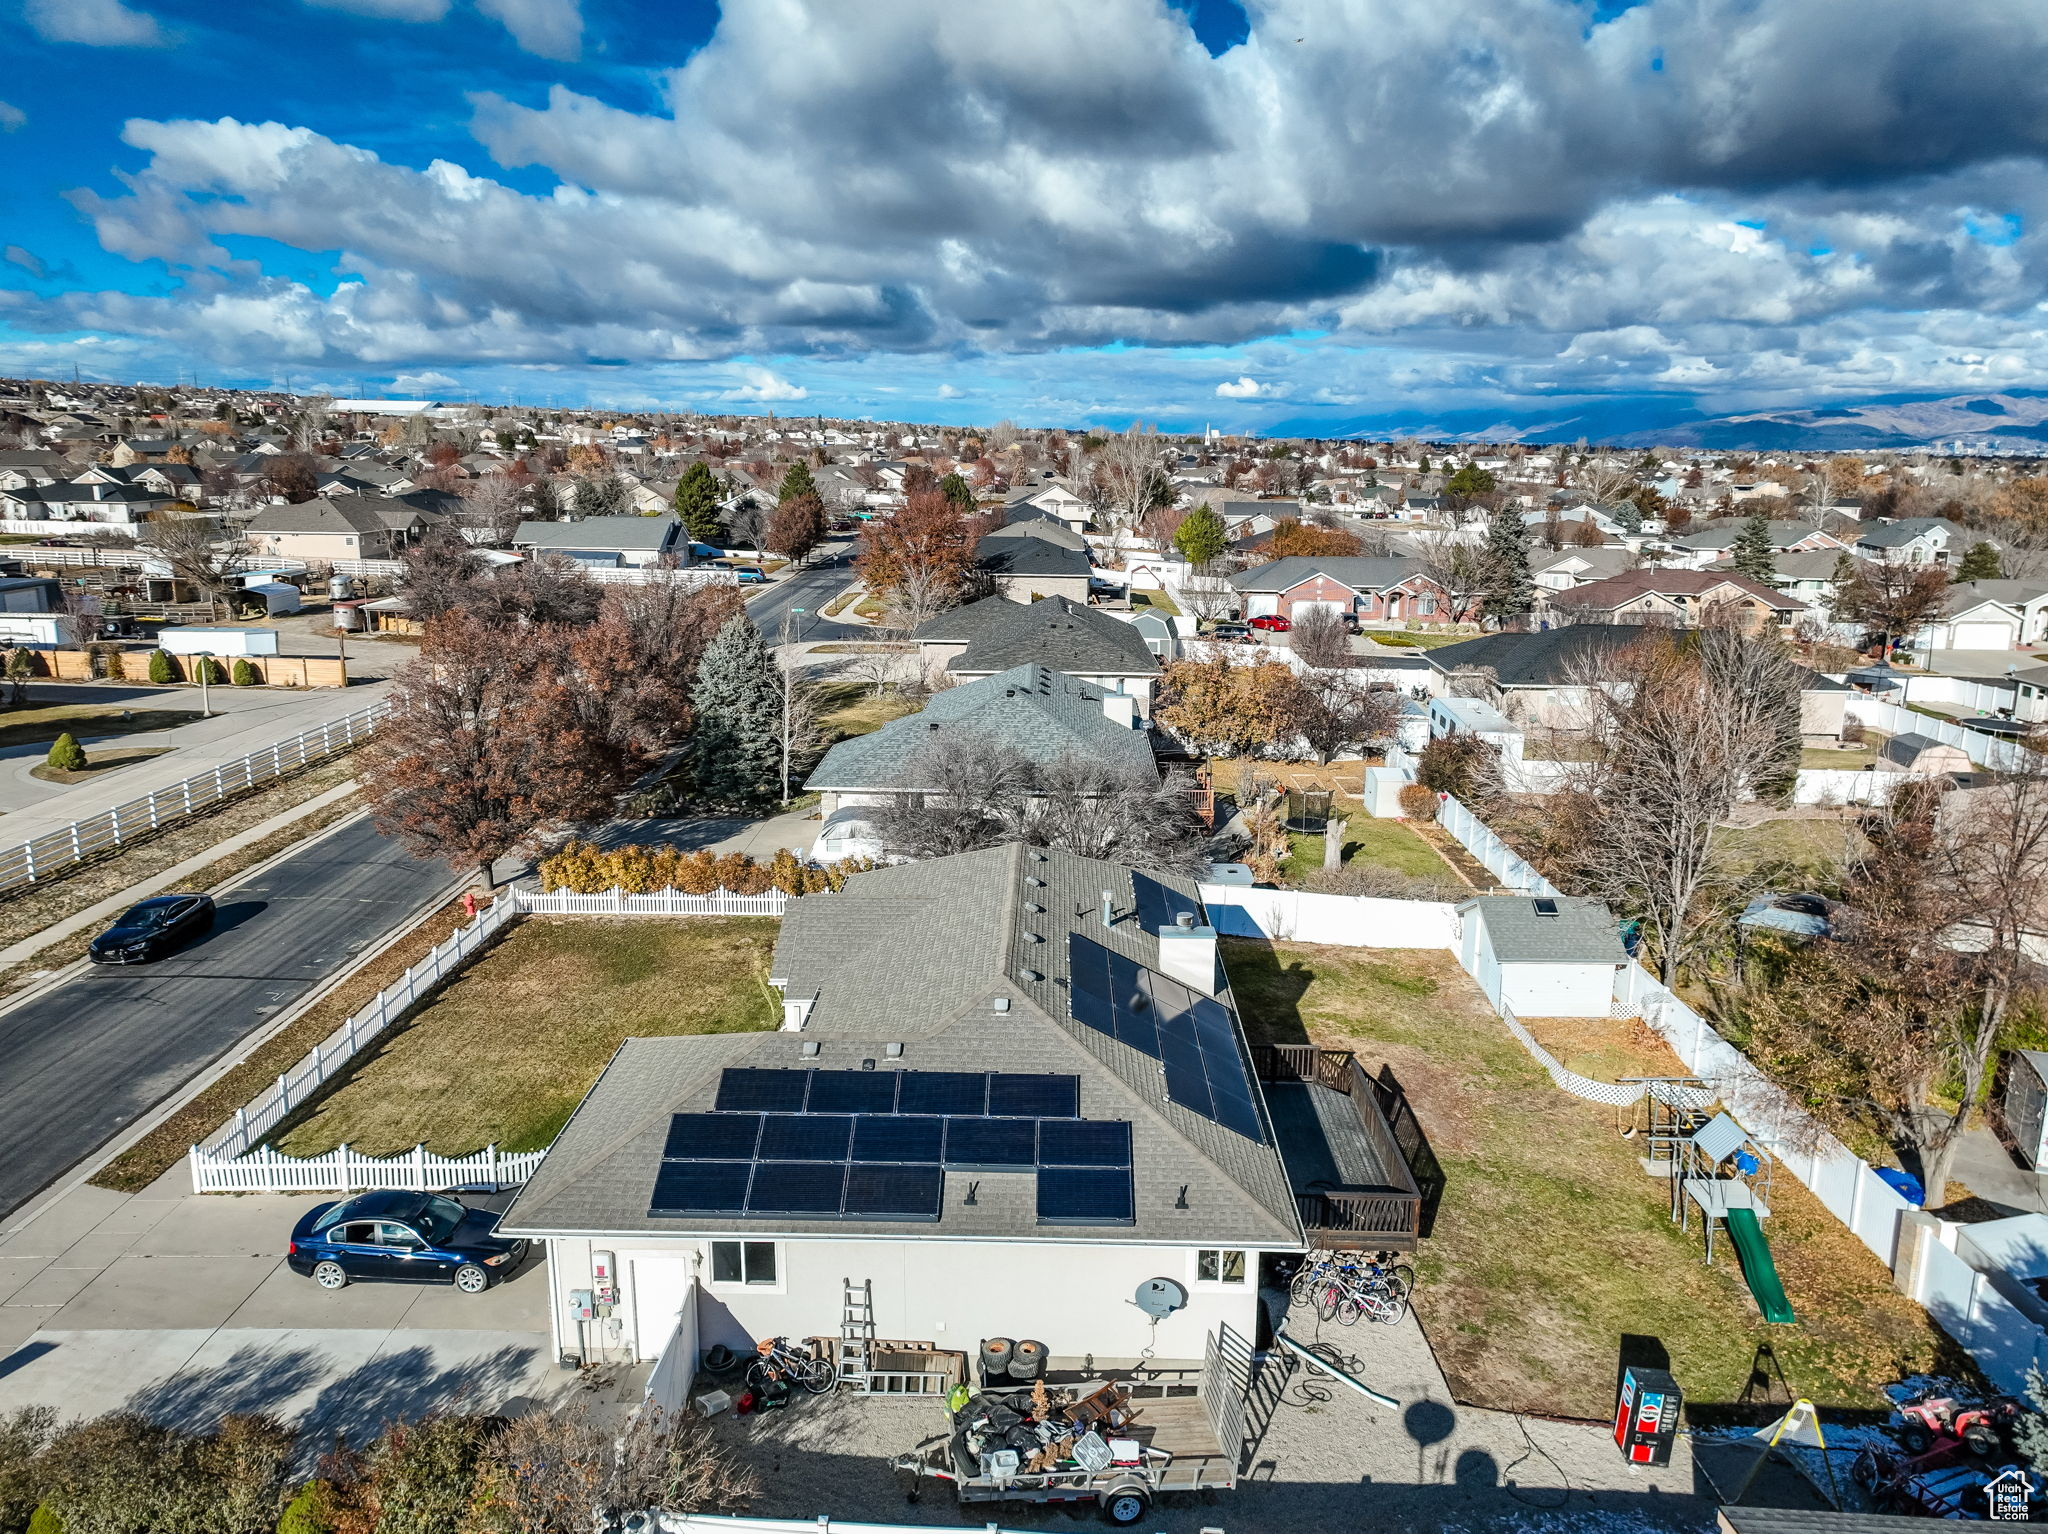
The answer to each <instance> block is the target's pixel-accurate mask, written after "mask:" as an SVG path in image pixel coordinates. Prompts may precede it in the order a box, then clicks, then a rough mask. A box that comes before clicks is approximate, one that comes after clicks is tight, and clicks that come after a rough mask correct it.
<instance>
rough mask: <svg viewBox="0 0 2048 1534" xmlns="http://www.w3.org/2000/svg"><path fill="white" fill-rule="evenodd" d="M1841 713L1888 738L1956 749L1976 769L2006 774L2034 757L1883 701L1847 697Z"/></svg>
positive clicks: (2015, 746) (2010, 744)
mask: <svg viewBox="0 0 2048 1534" xmlns="http://www.w3.org/2000/svg"><path fill="white" fill-rule="evenodd" d="M1843 711H1844V713H1846V714H1847V715H1848V716H1849V717H1850V718H1852V719H1861V720H1862V721H1863V722H1864V723H1865V724H1867V725H1869V726H1870V727H1871V728H1873V729H1878V730H1883V731H1884V732H1885V734H1887V735H1908V734H1914V735H1925V736H1928V737H1929V738H1930V739H1933V740H1938V741H1940V742H1941V743H1942V744H1943V745H1945V746H1955V747H1958V748H1960V749H1961V751H1962V753H1963V754H1964V755H1965V756H1967V757H1968V758H1969V759H1970V760H1971V761H1973V762H1975V763H1976V764H1977V765H1978V766H1979V767H1990V768H1993V769H1995V770H1999V771H2008V770H2010V769H2012V768H2014V767H2017V766H2019V765H2021V764H2023V763H2026V762H2031V761H2033V760H2034V753H2033V752H2031V751H2029V750H2028V749H2027V748H2026V747H2025V746H2022V745H2020V744H2018V743H2017V742H2015V741H2010V740H2000V739H1998V738H1997V737H1996V736H1994V735H1986V734H1983V733H1982V732H1981V731H1977V730H1966V729H1964V728H1963V727H1962V726H1961V725H1959V724H1950V723H1949V722H1948V721H1947V720H1945V719H1936V718H1934V717H1933V716H1931V715H1928V714H1916V713H1914V712H1913V711H1912V710H1911V709H1910V708H1901V707H1899V705H1898V704H1896V703H1887V702H1885V701H1884V700H1883V699H1882V698H1872V697H1867V696H1865V695H1864V694H1862V693H1856V694H1854V695H1852V696H1851V697H1850V699H1849V701H1848V703H1847V704H1846V705H1845V706H1844V710H1843Z"/></svg>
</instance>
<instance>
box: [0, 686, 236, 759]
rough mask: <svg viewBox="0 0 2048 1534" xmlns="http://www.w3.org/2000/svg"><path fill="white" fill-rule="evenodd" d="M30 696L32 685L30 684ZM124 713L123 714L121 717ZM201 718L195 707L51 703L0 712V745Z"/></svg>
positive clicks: (157, 726) (154, 727) (113, 732)
mask: <svg viewBox="0 0 2048 1534" xmlns="http://www.w3.org/2000/svg"><path fill="white" fill-rule="evenodd" d="M30 688H31V692H30V695H31V696H33V695H34V692H33V688H34V684H33V683H31V684H30ZM124 716H125V717H124ZM200 717H202V716H201V715H200V712H199V710H198V709H196V708H192V709H183V708H126V709H124V708H122V707H121V706H120V705H119V704H114V703H53V704H50V705H49V706H47V707H44V708H34V707H31V708H18V709H12V710H10V711H8V712H7V713H4V714H0V746H29V745H36V744H40V743H43V742H47V741H53V740H55V739H56V738H57V737H58V736H59V735H62V734H63V733H64V732H65V731H66V730H69V731H70V732H71V733H72V734H73V735H134V734H139V733H141V732H142V731H145V730H170V729H175V728H177V727H178V726H179V725H181V724H191V723H193V722H194V721H196V720H197V719H199V718H200Z"/></svg>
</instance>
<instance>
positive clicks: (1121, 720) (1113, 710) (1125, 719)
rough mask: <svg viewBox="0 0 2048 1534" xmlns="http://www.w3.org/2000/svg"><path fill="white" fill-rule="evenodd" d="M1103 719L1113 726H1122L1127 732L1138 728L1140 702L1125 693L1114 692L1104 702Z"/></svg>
mask: <svg viewBox="0 0 2048 1534" xmlns="http://www.w3.org/2000/svg"><path fill="white" fill-rule="evenodd" d="M1102 717H1103V718H1105V719H1107V720H1108V721H1109V722H1110V723H1111V724H1120V725H1122V726H1123V727H1124V728H1125V729H1127V730H1135V729H1136V728H1137V727H1138V700H1137V699H1136V698H1133V697H1129V696H1127V695H1126V694H1124V693H1120V692H1113V693H1111V694H1109V695H1108V696H1107V697H1105V698H1104V699H1103V700H1102Z"/></svg>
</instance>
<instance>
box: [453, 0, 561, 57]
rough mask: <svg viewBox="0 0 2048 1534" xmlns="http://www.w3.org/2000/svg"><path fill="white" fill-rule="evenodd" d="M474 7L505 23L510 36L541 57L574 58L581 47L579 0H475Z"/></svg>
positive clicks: (529, 51) (521, 45)
mask: <svg viewBox="0 0 2048 1534" xmlns="http://www.w3.org/2000/svg"><path fill="white" fill-rule="evenodd" d="M476 8H477V9H478V10H480V11H482V12H483V13H484V14H485V15H486V16H489V17H491V18H493V19H494V20H496V21H501V22H503V23H504V25H505V30H506V31H507V32H510V33H511V34H512V40H513V41H514V42H516V43H517V44H519V46H520V47H522V48H524V49H525V50H526V51H527V52H528V53H537V54H539V55H540V56H541V57H542V58H544V59H573V58H575V57H576V56H577V55H578V54H580V53H581V52H582V51H583V11H582V8H581V6H580V5H579V3H578V0H476Z"/></svg>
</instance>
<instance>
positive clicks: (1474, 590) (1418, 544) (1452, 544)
mask: <svg viewBox="0 0 2048 1534" xmlns="http://www.w3.org/2000/svg"><path fill="white" fill-rule="evenodd" d="M1410 546H1411V547H1412V548H1413V549H1414V551H1415V555H1414V557H1415V564H1416V568H1417V570H1418V571H1419V572H1420V573H1421V574H1422V576H1423V577H1424V578H1425V579H1426V580H1428V581H1429V582H1430V584H1431V585H1433V586H1435V587H1436V588H1437V590H1439V591H1441V592H1442V593H1443V594H1444V599H1445V602H1446V603H1447V604H1448V607H1449V610H1450V611H1449V616H1450V619H1451V621H1452V622H1453V623H1462V622H1464V621H1465V620H1466V619H1467V618H1469V617H1470V616H1471V615H1472V610H1473V606H1474V602H1475V599H1476V597H1477V595H1478V593H1479V591H1480V590H1481V588H1482V587H1483V586H1484V585H1485V584H1486V558H1485V552H1484V550H1483V549H1481V548H1480V547H1478V546H1476V545H1474V544H1472V543H1469V542H1467V541H1466V540H1465V539H1463V538H1459V537H1455V536H1453V535H1451V534H1448V533H1424V534H1418V535H1416V536H1415V537H1414V538H1413V539H1411V540H1410Z"/></svg>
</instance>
